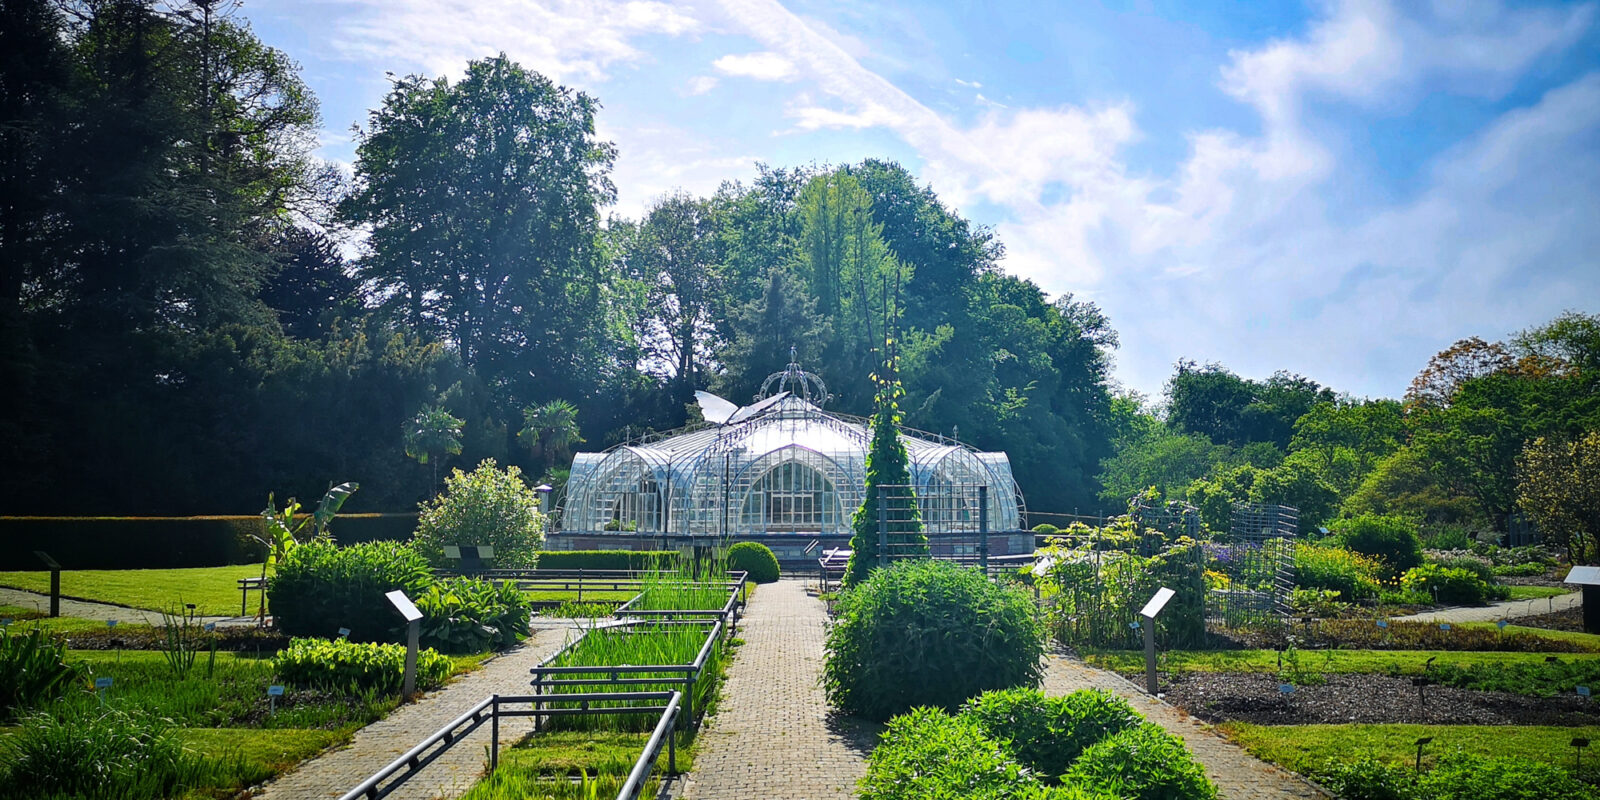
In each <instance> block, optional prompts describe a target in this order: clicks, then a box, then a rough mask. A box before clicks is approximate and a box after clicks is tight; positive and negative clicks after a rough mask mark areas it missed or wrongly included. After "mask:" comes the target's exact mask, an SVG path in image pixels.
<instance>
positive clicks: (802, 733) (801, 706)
mask: <svg viewBox="0 0 1600 800" xmlns="http://www.w3.org/2000/svg"><path fill="white" fill-rule="evenodd" d="M826 621H827V613H826V611H825V610H824V609H823V606H822V603H821V602H820V601H818V600H817V599H816V598H814V597H809V596H807V595H806V593H805V585H804V584H803V583H802V582H801V581H798V580H781V581H779V582H777V583H773V584H767V585H766V586H762V587H761V590H760V591H758V592H756V595H755V598H754V599H753V600H751V601H750V607H749V609H748V611H747V615H746V616H745V617H744V618H743V619H742V620H740V625H739V628H740V630H739V635H740V636H741V637H743V638H744V641H745V644H744V646H743V647H741V648H739V652H738V655H737V656H736V657H735V658H734V661H733V664H732V666H730V667H729V671H728V681H727V683H726V684H725V685H724V687H723V690H722V692H723V694H722V700H721V703H720V705H719V706H718V708H717V714H716V716H715V717H713V718H712V719H711V721H710V722H709V723H707V725H706V727H705V730H703V731H701V733H700V741H699V749H698V750H697V751H696V755H695V764H694V767H695V768H694V772H693V773H692V774H691V775H689V777H688V779H687V780H686V781H685V782H684V783H683V785H682V786H681V787H672V791H670V792H669V795H670V796H671V797H676V798H685V799H686V800H750V798H766V797H772V798H779V797H781V798H790V800H825V799H827V798H840V799H841V800H843V799H844V798H851V797H854V796H855V786H856V781H858V780H860V779H861V776H862V775H864V774H866V763H865V758H866V754H867V753H868V752H869V751H870V750H871V748H872V745H873V744H874V743H875V742H876V740H877V732H876V731H875V730H872V729H869V728H868V727H866V726H860V725H857V724H854V723H853V721H850V720H845V719H840V718H837V717H836V716H835V715H834V714H831V713H829V711H828V706H827V703H826V701H825V700H824V699H823V694H822V686H821V685H820V684H819V682H818V679H819V678H820V677H821V675H822V645H823V639H824V632H823V631H824V628H823V626H824V623H825V622H826Z"/></svg>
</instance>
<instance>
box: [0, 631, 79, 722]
mask: <svg viewBox="0 0 1600 800" xmlns="http://www.w3.org/2000/svg"><path fill="white" fill-rule="evenodd" d="M88 674H89V670H88V667H85V666H84V665H83V664H81V663H74V662H69V661H67V643H66V642H65V641H64V640H59V639H56V638H53V637H51V636H47V635H46V634H45V632H44V631H43V630H42V629H39V628H34V629H33V630H30V631H28V632H27V633H21V634H0V722H4V721H5V720H7V719H9V718H10V717H11V716H12V715H13V714H15V713H17V712H18V711H21V710H23V709H26V708H30V707H32V706H37V705H41V704H43V703H45V702H47V701H50V700H54V699H56V698H58V697H60V696H61V695H63V694H65V693H66V692H67V691H68V690H70V689H72V688H73V687H82V686H83V685H84V680H85V678H86V676H87V675H88Z"/></svg>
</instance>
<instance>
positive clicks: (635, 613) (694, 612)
mask: <svg viewBox="0 0 1600 800" xmlns="http://www.w3.org/2000/svg"><path fill="white" fill-rule="evenodd" d="M735 574H736V575H738V576H739V579H738V580H731V581H729V582H727V583H726V584H722V583H693V584H683V583H679V584H674V585H677V586H685V585H690V586H721V587H723V588H724V589H726V590H727V592H728V599H727V600H726V601H725V602H724V603H723V604H722V606H721V607H720V608H677V609H648V610H647V609H636V608H634V607H633V606H634V604H635V603H638V602H640V601H641V600H643V599H644V596H645V592H640V593H638V594H636V595H634V596H633V597H632V598H631V599H629V600H628V602H626V603H623V604H622V605H621V606H618V607H617V610H616V611H614V612H612V616H613V617H615V618H617V619H627V618H634V619H659V620H680V619H704V618H712V617H715V618H717V619H722V620H725V621H726V622H727V623H728V635H730V636H731V635H733V634H734V633H736V632H737V631H738V629H739V617H740V616H741V615H742V614H743V612H744V603H745V597H744V576H745V573H743V572H739V573H735ZM646 591H648V590H646Z"/></svg>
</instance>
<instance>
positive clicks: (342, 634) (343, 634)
mask: <svg viewBox="0 0 1600 800" xmlns="http://www.w3.org/2000/svg"><path fill="white" fill-rule="evenodd" d="M339 638H340V639H348V638H350V629H349V628H340V629H339Z"/></svg>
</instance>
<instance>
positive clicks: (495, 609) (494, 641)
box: [411, 577, 532, 653]
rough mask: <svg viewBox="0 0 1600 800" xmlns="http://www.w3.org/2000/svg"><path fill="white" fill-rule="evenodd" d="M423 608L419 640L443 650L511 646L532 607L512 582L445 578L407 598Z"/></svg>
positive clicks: (522, 632)
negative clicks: (497, 582)
mask: <svg viewBox="0 0 1600 800" xmlns="http://www.w3.org/2000/svg"><path fill="white" fill-rule="evenodd" d="M411 600H412V602H414V603H416V606H417V610H418V611H421V612H422V616H423V619H422V623H421V625H422V628H421V641H422V646H423V647H431V648H433V649H435V650H438V651H439V652H442V653H482V652H486V651H489V650H504V649H506V648H508V647H514V646H516V644H517V642H518V641H519V640H520V639H521V638H522V637H525V636H527V635H528V617H529V615H530V614H531V613H532V612H531V606H530V604H529V602H528V598H527V596H526V595H524V594H523V593H522V592H521V590H519V589H518V588H517V586H516V584H515V583H512V582H510V581H506V582H504V583H500V584H495V583H493V582H491V581H484V580H477V579H475V578H464V577H463V578H449V579H447V580H442V581H439V582H437V583H435V584H433V585H432V586H429V587H428V588H427V589H426V590H425V591H423V592H422V593H421V594H419V595H416V596H414V597H412V598H411Z"/></svg>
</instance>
